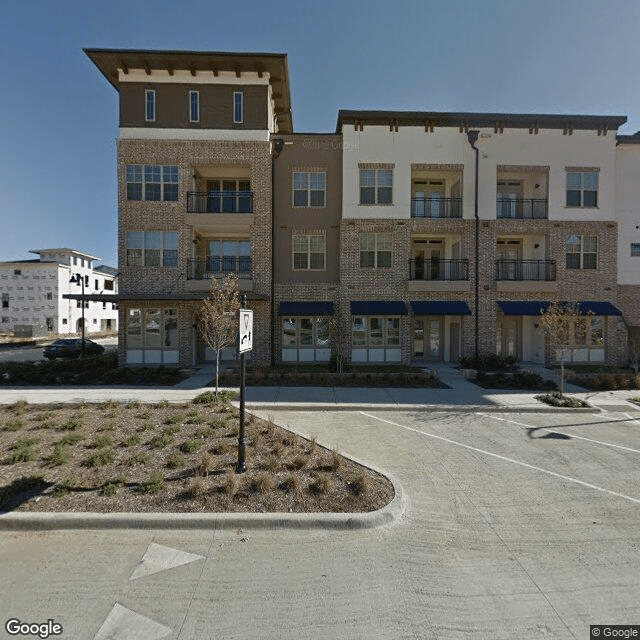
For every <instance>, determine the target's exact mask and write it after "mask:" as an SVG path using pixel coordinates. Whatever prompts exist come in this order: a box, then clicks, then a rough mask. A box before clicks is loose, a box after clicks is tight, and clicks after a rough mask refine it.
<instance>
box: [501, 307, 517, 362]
mask: <svg viewBox="0 0 640 640" xmlns="http://www.w3.org/2000/svg"><path fill="white" fill-rule="evenodd" d="M521 340H522V319H521V318H516V317H513V316H507V317H504V318H501V319H500V321H499V322H498V335H497V340H496V353H497V354H498V355H499V356H515V357H516V358H518V359H520V357H521V355H520V354H521V353H522V344H521Z"/></svg>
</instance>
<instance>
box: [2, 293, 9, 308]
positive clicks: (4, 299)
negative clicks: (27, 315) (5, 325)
mask: <svg viewBox="0 0 640 640" xmlns="http://www.w3.org/2000/svg"><path fill="white" fill-rule="evenodd" d="M2 308H3V309H8V308H9V294H8V293H3V294H2Z"/></svg>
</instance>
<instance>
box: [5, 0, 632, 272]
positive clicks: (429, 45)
mask: <svg viewBox="0 0 640 640" xmlns="http://www.w3.org/2000/svg"><path fill="white" fill-rule="evenodd" d="M639 34H640V2H638V0H609V1H608V2H603V1H602V0H509V1H507V0H448V1H447V2H442V0H395V1H391V0H371V1H363V0H362V1H353V0H323V1H322V2H305V1H304V0H279V1H276V2H269V1H268V0H258V1H255V0H243V2H224V3H222V2H220V1H218V0H190V2H188V3H181V2H176V1H175V0H174V1H173V2H169V1H167V0H154V1H153V2H151V1H150V0H109V1H108V2H96V1H95V0H56V1H55V2H52V1H51V0H31V1H30V2H24V1H23V0H0V261H2V260H21V259H29V258H34V257H35V256H33V255H31V254H29V250H30V249H44V248H52V247H70V248H73V249H78V250H80V251H83V252H86V253H88V254H90V255H93V256H97V257H99V258H100V259H101V260H100V261H98V262H102V263H103V264H108V265H111V266H117V193H116V138H117V135H118V128H117V123H118V113H117V106H118V100H117V93H116V91H115V89H114V88H113V87H112V86H111V85H110V84H109V83H108V82H107V81H106V79H105V78H104V77H103V76H102V75H101V73H100V72H99V71H98V69H97V68H96V67H95V66H94V65H93V63H91V61H90V60H89V59H88V58H87V57H86V55H85V54H84V53H83V51H82V49H83V47H84V48H131V49H187V50H196V51H248V52H252V51H253V52H276V53H286V54H288V64H289V78H290V84H291V97H292V107H293V124H294V131H298V132H331V131H334V130H335V126H336V119H337V114H338V110H339V109H394V110H403V109H406V110H424V111H468V112H498V113H500V112H504V113H560V114H593V115H623V116H627V118H628V122H627V124H626V125H624V127H622V128H621V129H620V133H623V134H631V133H635V132H636V131H638V129H640V47H638V43H639Z"/></svg>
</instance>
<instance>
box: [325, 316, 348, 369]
mask: <svg viewBox="0 0 640 640" xmlns="http://www.w3.org/2000/svg"><path fill="white" fill-rule="evenodd" d="M326 322H327V334H328V336H329V344H330V345H331V359H332V360H333V361H334V362H335V367H336V373H342V372H343V370H344V352H343V350H342V349H343V340H342V338H343V323H342V321H341V319H340V314H339V313H338V310H337V309H336V311H335V313H334V315H332V316H327V319H326Z"/></svg>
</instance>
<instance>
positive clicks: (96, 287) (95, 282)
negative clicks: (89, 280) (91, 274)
mask: <svg viewBox="0 0 640 640" xmlns="http://www.w3.org/2000/svg"><path fill="white" fill-rule="evenodd" d="M93 284H94V289H95V290H96V291H97V290H98V289H99V288H100V281H99V280H98V279H96V280H95V281H94V283H93Z"/></svg>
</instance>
